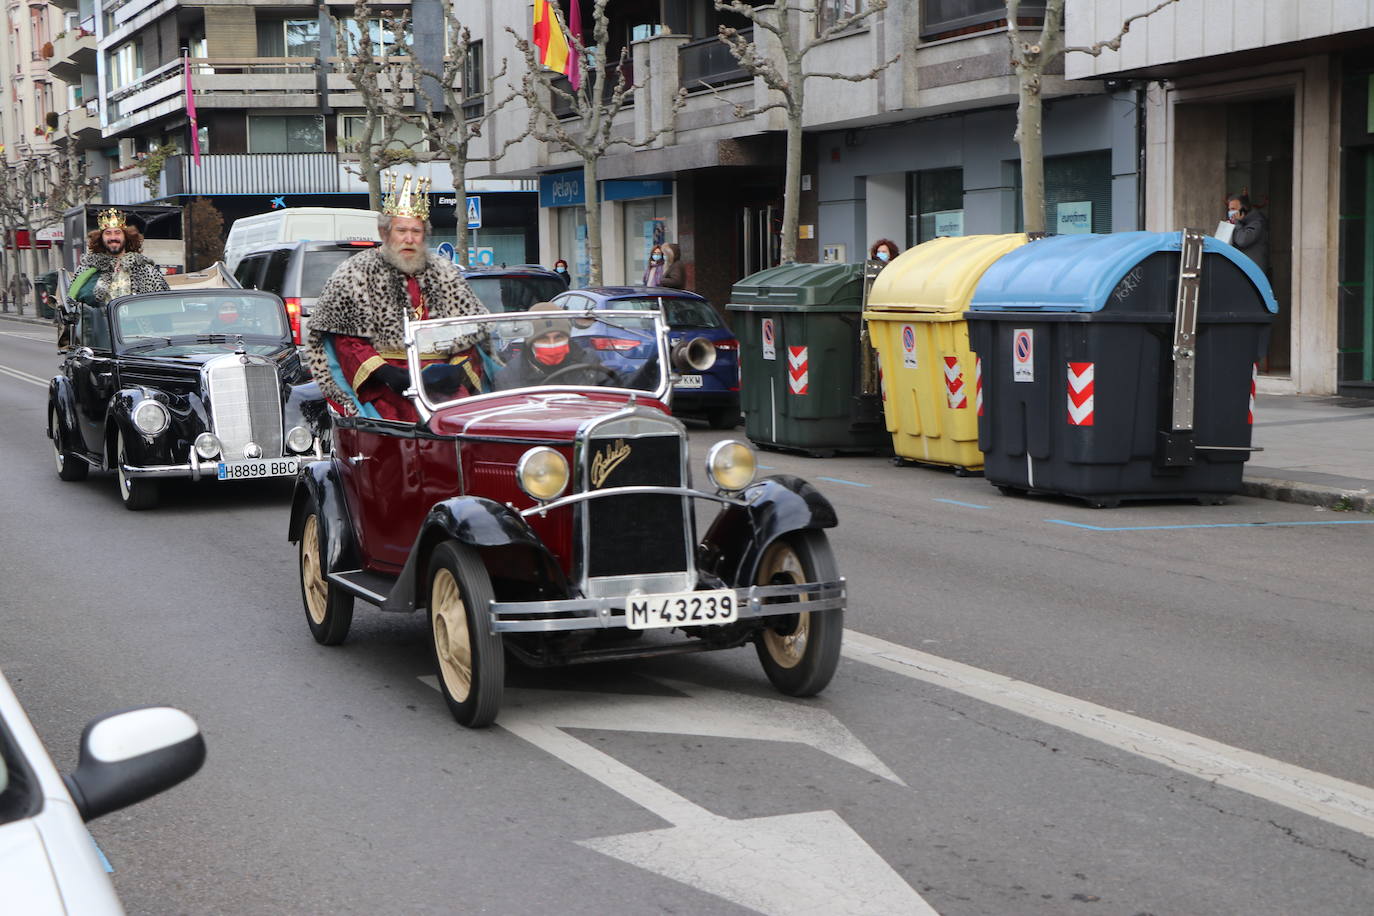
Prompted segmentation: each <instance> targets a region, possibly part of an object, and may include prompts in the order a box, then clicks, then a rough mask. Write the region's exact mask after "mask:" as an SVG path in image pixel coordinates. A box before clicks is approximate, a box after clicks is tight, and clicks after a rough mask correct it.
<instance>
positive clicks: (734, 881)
mask: <svg viewBox="0 0 1374 916" xmlns="http://www.w3.org/2000/svg"><path fill="white" fill-rule="evenodd" d="M50 340H51V336H50V335H49V334H48V333H47V332H46V331H45V329H42V328H36V327H34V326H32V325H20V324H16V323H13V322H6V321H0V428H3V430H4V432H3V435H0V491H3V502H0V506H3V509H0V668H3V669H4V671H5V673H6V675H7V676H8V678H9V679H10V681H11V683H12V684H13V685H14V688H15V691H16V692H17V693H18V695H19V697H20V699H21V700H22V701H23V702H24V703H25V704H26V706H27V708H28V710H29V713H30V716H31V718H32V719H33V720H34V724H35V726H36V727H37V729H38V731H39V733H40V734H41V735H42V736H43V737H44V738H45V740H46V741H47V742H48V744H49V747H50V749H51V751H52V753H53V756H54V758H55V759H56V761H57V762H58V765H59V767H61V768H64V769H65V768H70V767H71V766H73V765H74V763H75V754H76V741H77V738H78V736H79V734H80V731H81V728H82V726H83V725H84V724H85V722H86V721H88V720H89V719H91V718H93V717H94V716H96V715H99V714H101V713H103V712H107V711H111V710H115V709H120V708H124V707H127V706H133V705H139V704H144V703H154V702H165V703H171V704H174V705H177V706H180V707H182V708H184V709H186V710H187V711H189V712H190V713H192V714H193V715H194V716H195V717H196V719H197V720H198V721H199V722H200V724H201V727H202V729H203V730H204V732H205V735H206V740H207V743H208V745H209V749H210V756H209V760H208V762H207V764H206V766H205V768H204V770H203V771H202V772H201V773H200V774H199V775H197V776H196V777H195V778H193V779H192V780H191V781H190V782H188V783H186V784H184V785H182V786H180V787H178V788H176V789H174V790H172V791H171V792H169V793H167V794H165V795H163V796H160V797H158V798H155V799H153V800H151V801H149V802H147V803H144V804H142V805H139V806H136V807H134V808H131V809H128V810H126V811H122V812H118V813H116V814H113V815H110V816H108V817H106V818H104V819H102V820H99V821H96V822H94V823H93V824H92V825H91V830H92V834H93V835H94V837H95V838H96V840H97V841H98V843H99V845H100V846H101V848H102V849H103V851H104V852H105V853H106V855H107V856H108V858H109V860H110V861H111V863H112V865H113V867H114V880H115V883H116V887H117V888H118V890H119V892H120V894H121V896H122V897H123V899H124V901H125V904H126V906H127V907H128V909H129V911H130V912H131V913H197V914H198V913H235V914H258V913H262V914H283V913H292V914H294V913H368V914H376V913H454V912H465V913H467V912H471V913H503V914H504V913H568V914H579V913H588V914H591V913H596V914H605V913H711V914H715V913H745V912H753V911H761V912H773V913H787V914H796V913H817V914H819V913H826V914H831V913H915V912H923V911H925V912H928V911H929V910H928V909H924V908H926V907H928V908H930V909H933V910H935V911H938V912H939V913H943V914H951V916H952V914H982V913H986V914H1007V913H1016V914H1022V913H1024V914H1041V913H1044V914H1061V913H1073V912H1084V913H1121V914H1136V913H1152V914H1203V913H1209V914H1210V913H1247V914H1264V913H1273V914H1291V913H1299V912H1300V913H1340V914H1347V913H1348V914H1360V916H1363V914H1367V913H1368V912H1369V909H1370V901H1371V900H1374V877H1372V876H1371V870H1370V868H1371V861H1374V789H1371V788H1368V787H1371V786H1374V755H1371V754H1370V752H1369V748H1370V747H1371V744H1372V743H1374V742H1372V741H1371V738H1374V693H1372V692H1371V686H1370V685H1371V684H1374V653H1371V648H1372V647H1374V597H1371V596H1372V595H1374V588H1371V586H1372V585H1374V573H1371V571H1370V565H1369V564H1370V557H1371V555H1372V554H1374V551H1371V546H1374V525H1371V524H1369V522H1370V521H1374V519H1370V518H1369V517H1368V516H1367V515H1358V516H1355V515H1351V514H1349V513H1333V512H1327V511H1322V510H1315V509H1312V508H1310V507H1304V506H1296V505H1290V504H1281V503H1273V502H1265V501H1259V500H1251V499H1245V498H1237V499H1234V500H1233V501H1232V502H1231V503H1230V504H1229V505H1226V506H1218V507H1199V506H1195V505H1185V504H1164V505H1136V506H1126V507H1123V508H1119V509H1114V510H1096V511H1094V510H1090V509H1087V508H1083V507H1081V506H1079V505H1076V504H1073V503H1069V502H1064V501H1059V500H1052V499H1042V498H1029V499H1027V498H1021V499H1015V498H1007V497H1003V496H1001V495H999V494H998V493H997V491H996V490H995V489H993V488H992V487H991V486H989V485H988V484H987V483H986V482H984V481H982V480H979V479H976V478H962V479H961V478H956V477H954V476H952V475H950V474H948V473H946V472H942V471H936V470H929V469H919V468H894V467H891V466H890V465H889V464H888V463H887V462H886V461H884V460H883V459H880V458H837V459H830V460H825V461H820V460H811V459H806V458H801V457H795V456H789V455H782V454H775V453H761V454H760V460H761V462H762V463H763V464H764V465H766V466H768V467H769V469H770V470H771V469H776V470H778V471H787V472H792V473H799V474H802V475H803V476H806V477H808V478H810V479H812V480H813V482H816V483H817V484H818V485H819V486H820V487H821V488H822V490H823V491H824V492H825V493H826V494H827V495H828V496H829V497H830V498H831V499H832V500H833V501H834V503H835V504H836V506H837V510H838V513H839V517H840V527H839V528H838V529H836V530H835V531H834V532H832V544H833V546H834V549H835V551H836V554H837V556H838V559H839V563H840V568H841V570H842V572H843V573H844V575H845V576H847V577H848V580H849V586H850V611H849V612H848V616H847V621H846V623H847V626H848V628H849V630H850V634H849V637H848V639H847V644H846V645H847V647H846V656H845V659H844V660H843V661H842V663H841V666H840V670H839V672H838V674H837V676H836V679H835V681H834V682H833V683H832V684H831V686H830V688H829V689H828V690H827V691H826V692H825V693H824V694H822V696H820V697H819V698H816V699H815V700H810V701H794V700H787V699H785V698H783V697H781V696H780V695H778V694H776V693H774V692H773V691H772V690H771V688H770V687H769V685H768V683H767V681H766V679H765V678H764V677H763V674H762V671H761V670H760V668H759V666H758V663H757V661H756V659H755V658H754V656H753V653H752V652H751V651H748V650H740V651H736V652H732V653H715V654H710V655H701V656H689V657H686V658H679V659H672V660H666V661H663V660H660V661H655V662H641V663H619V664H608V665H598V666H589V667H585V668H578V669H574V670H567V671H553V672H530V671H522V670H519V669H516V670H514V671H512V672H511V675H510V678H509V689H508V697H507V702H506V704H505V706H504V707H503V712H502V715H501V717H500V718H499V719H498V724H497V726H496V727H493V728H491V729H489V730H485V731H480V732H472V731H466V730H463V729H461V728H459V727H458V726H456V725H455V724H454V723H453V722H452V720H451V719H450V718H449V717H448V714H447V712H446V710H445V709H444V707H443V704H442V702H441V701H440V699H439V696H438V694H437V693H436V692H435V690H434V689H433V687H432V686H431V685H430V683H427V682H426V680H425V678H426V677H428V675H429V674H430V672H429V666H428V661H427V654H426V652H427V649H426V646H427V643H426V640H427V633H426V628H425V626H424V622H423V620H421V619H420V618H418V617H415V618H411V617H392V616H382V615H380V614H378V613H377V612H375V611H373V610H372V609H370V608H367V607H365V606H362V605H360V606H359V608H358V612H357V616H356V617H355V623H354V628H353V632H352V635H351V636H350V638H349V640H348V641H347V642H346V643H345V644H344V645H343V646H341V647H337V648H324V647H321V646H318V645H316V644H315V643H314V642H313V641H312V640H311V638H310V636H309V633H308V632H307V630H306V627H305V625H304V621H303V619H302V616H303V615H302V611H301V604H300V597H299V591H298V586H297V579H296V569H295V565H296V564H295V554H294V550H293V549H292V546H291V545H290V544H288V543H287V541H286V539H285V535H286V502H287V499H288V494H289V489H288V488H287V487H285V486H283V485H281V484H265V485H260V484H239V485H234V486H232V487H231V486H228V485H218V484H213V483H210V484H203V485H200V486H190V485H182V486H174V487H171V488H169V490H168V492H167V493H166V495H165V498H164V501H163V502H164V505H163V507H162V508H159V509H157V510H154V511H152V512H146V513H131V512H127V511H125V510H124V509H123V508H122V507H121V505H120V503H119V500H118V497H117V495H116V492H115V483H114V480H113V478H112V477H110V476H108V475H101V474H92V475H91V478H90V479H89V480H87V481H85V482H80V483H62V482H61V481H59V480H58V479H57V476H56V474H55V472H54V468H53V463H52V459H51V452H50V450H49V446H48V442H47V440H46V439H45V437H44V435H43V427H44V423H45V385H44V384H43V380H44V379H45V378H46V377H47V376H49V375H50V374H51V373H52V371H53V368H54V366H55V363H56V360H55V357H54V355H53V349H52V345H51V343H50V342H48V341H50ZM741 433H742V431H741ZM716 438H718V435H717V434H713V433H709V432H708V431H706V430H695V431H694V432H693V440H694V456H695V460H700V459H701V457H703V456H704V454H705V445H706V444H707V443H708V442H709V441H713V440H714V439H716ZM1261 523H1262V524H1261ZM1352 523H1355V524H1352Z"/></svg>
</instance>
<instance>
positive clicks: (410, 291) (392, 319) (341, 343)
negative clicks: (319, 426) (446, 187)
mask: <svg viewBox="0 0 1374 916" xmlns="http://www.w3.org/2000/svg"><path fill="white" fill-rule="evenodd" d="M387 180H388V190H387V195H386V198H385V199H384V201H383V203H382V212H381V213H380V214H379V215H378V217H377V228H378V233H379V234H380V236H381V239H382V244H381V247H380V248H369V249H366V250H364V251H362V252H360V253H359V254H356V255H354V256H353V257H351V258H349V259H348V260H346V261H344V262H343V263H342V264H340V265H339V266H338V268H336V269H335V271H334V273H333V274H332V275H331V276H330V278H329V280H328V281H326V282H325V285H324V289H323V290H322V291H321V292H320V298H319V299H318V300H317V301H316V303H315V310H314V311H313V312H312V313H311V315H310V338H309V342H308V344H307V352H308V354H309V362H310V371H311V372H312V373H313V374H314V376H315V381H317V382H319V385H320V389H321V390H322V391H323V392H324V395H325V397H326V398H327V399H328V400H329V403H330V404H331V406H333V407H334V409H335V410H337V411H338V412H339V413H342V414H345V415H348V416H354V415H357V414H359V413H362V412H368V408H370V409H371V410H372V411H375V413H376V415H378V416H381V417H383V418H386V419H393V420H410V421H415V420H418V419H419V415H418V413H417V412H416V410H415V406H414V405H413V404H412V403H411V402H410V401H409V400H408V399H407V398H406V397H405V394H404V393H405V391H406V389H408V388H409V387H410V372H409V370H408V368H407V362H406V349H405V330H404V322H405V318H406V317H407V316H408V317H409V318H411V319H412V320H417V321H418V320H424V319H427V318H452V317H456V316H459V315H481V314H485V313H486V311H487V309H486V307H485V306H483V305H482V300H480V299H478V298H477V294H476V293H474V292H473V291H472V288H471V287H470V286H468V284H467V281H466V280H464V279H463V274H462V272H461V270H460V269H459V268H458V266H457V265H456V264H454V263H453V262H452V261H450V260H449V259H447V258H440V257H435V256H432V255H431V254H430V253H429V251H428V249H427V248H426V245H425V242H426V239H427V238H428V235H429V222H428V220H429V194H428V191H429V183H428V181H425V180H424V179H421V180H419V181H417V182H416V183H415V188H414V189H413V191H412V189H411V186H410V180H411V179H410V176H409V175H407V176H405V178H404V179H403V180H402V182H401V185H400V189H399V190H397V188H396V176H395V175H394V174H388V175H387ZM477 342H478V341H477V336H476V335H469V336H466V337H463V338H461V339H458V340H455V341H454V342H453V344H452V345H451V346H450V347H449V348H448V349H447V352H444V353H421V354H420V361H421V365H422V366H424V367H425V369H424V371H423V381H424V383H425V387H426V390H427V391H430V392H433V393H434V394H435V395H437V396H440V397H443V398H444V399H448V397H451V396H462V395H463V394H471V393H475V392H477V391H479V390H480V389H481V386H482V377H483V369H482V359H481V355H480V354H479V353H478V352H477V349H478V348H477V347H476V346H475V344H476V343H477Z"/></svg>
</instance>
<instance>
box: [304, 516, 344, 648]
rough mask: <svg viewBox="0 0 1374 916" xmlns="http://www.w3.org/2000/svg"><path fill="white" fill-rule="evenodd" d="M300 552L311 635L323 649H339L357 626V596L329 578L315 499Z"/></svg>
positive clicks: (306, 518)
mask: <svg viewBox="0 0 1374 916" xmlns="http://www.w3.org/2000/svg"><path fill="white" fill-rule="evenodd" d="M297 546H298V547H299V550H298V551H297V559H298V569H299V571H300V580H301V604H302V605H304V606H305V622H306V624H307V625H308V626H309V627H310V635H311V636H313V637H315V642H317V643H319V644H320V645H322V646H337V645H338V644H339V643H341V642H343V641H344V639H346V638H347V637H348V629H349V627H351V626H352V625H353V596H352V595H350V594H348V593H347V592H345V591H344V590H343V589H341V588H339V586H337V585H335V584H334V583H333V582H330V581H329V580H328V579H326V578H325V575H324V562H325V560H324V552H323V551H322V550H321V549H320V509H319V506H318V505H317V504H316V502H315V497H314V496H309V497H307V498H306V504H305V521H304V523H302V525H301V542H300V544H299V545H297Z"/></svg>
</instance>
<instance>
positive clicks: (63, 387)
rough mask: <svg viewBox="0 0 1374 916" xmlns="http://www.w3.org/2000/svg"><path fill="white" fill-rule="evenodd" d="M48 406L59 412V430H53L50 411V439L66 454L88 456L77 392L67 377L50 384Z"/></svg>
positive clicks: (60, 377) (62, 376) (56, 377)
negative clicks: (82, 431)
mask: <svg viewBox="0 0 1374 916" xmlns="http://www.w3.org/2000/svg"><path fill="white" fill-rule="evenodd" d="M48 406H49V407H52V408H54V409H55V410H56V412H57V428H56V429H53V428H52V425H51V424H52V420H51V415H52V411H49V420H48V424H49V425H48V438H50V439H53V440H54V441H55V442H56V443H57V444H58V445H59V447H60V448H61V449H62V451H64V452H70V453H72V454H76V455H84V454H86V443H85V442H84V441H83V440H82V438H81V432H80V427H79V425H78V424H79V422H80V421H79V420H78V418H77V417H78V414H77V408H76V392H75V391H73V390H72V381H71V379H69V378H67V377H66V376H65V375H59V376H55V377H54V378H53V379H52V381H50V382H48Z"/></svg>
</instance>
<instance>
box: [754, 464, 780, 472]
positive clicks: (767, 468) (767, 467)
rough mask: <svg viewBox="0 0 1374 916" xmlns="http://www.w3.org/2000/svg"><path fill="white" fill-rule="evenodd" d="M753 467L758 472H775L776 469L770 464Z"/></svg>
mask: <svg viewBox="0 0 1374 916" xmlns="http://www.w3.org/2000/svg"><path fill="white" fill-rule="evenodd" d="M754 467H756V468H758V469H759V470H760V471H776V470H777V468H775V467H773V466H772V465H771V464H756V465H754Z"/></svg>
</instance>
